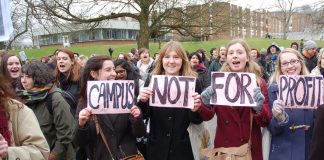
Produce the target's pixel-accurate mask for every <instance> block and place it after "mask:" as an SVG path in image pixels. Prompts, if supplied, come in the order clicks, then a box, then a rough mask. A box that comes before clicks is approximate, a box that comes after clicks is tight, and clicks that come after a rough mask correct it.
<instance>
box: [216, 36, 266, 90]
mask: <svg viewBox="0 0 324 160" xmlns="http://www.w3.org/2000/svg"><path fill="white" fill-rule="evenodd" d="M237 43H238V44H241V45H242V46H243V48H244V50H245V52H246V54H247V57H250V52H251V49H250V47H249V46H248V44H247V43H246V42H245V41H243V40H242V39H233V40H231V41H230V42H229V43H228V44H227V46H226V53H225V56H226V57H227V54H228V51H229V50H228V49H229V47H231V46H232V45H234V44H237ZM220 71H221V72H232V69H231V68H230V66H229V65H228V63H227V62H225V63H224V64H223V66H222V68H221V69H220ZM244 72H248V73H254V74H255V75H256V80H257V83H258V84H259V85H260V84H261V77H262V72H261V67H260V66H259V65H258V64H257V63H256V62H254V61H253V60H251V58H249V60H248V61H247V62H246V65H245V68H244Z"/></svg>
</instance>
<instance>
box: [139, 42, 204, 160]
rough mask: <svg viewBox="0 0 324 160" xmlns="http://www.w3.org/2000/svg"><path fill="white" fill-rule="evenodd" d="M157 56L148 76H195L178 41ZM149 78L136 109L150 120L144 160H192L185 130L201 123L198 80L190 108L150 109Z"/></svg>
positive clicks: (163, 48)
mask: <svg viewBox="0 0 324 160" xmlns="http://www.w3.org/2000/svg"><path fill="white" fill-rule="evenodd" d="M159 53H160V56H159V58H158V59H157V61H156V64H155V68H154V69H153V71H152V73H151V75H169V76H190V77H197V73H196V72H194V71H193V70H192V69H191V66H190V62H189V60H188V57H187V56H186V52H185V50H184V49H183V47H182V46H181V44H180V43H179V42H175V41H170V42H168V43H166V44H165V45H164V46H163V47H162V49H161V50H160V52H159ZM149 81H150V79H148V80H147V81H146V83H145V87H144V88H143V89H142V90H141V91H140V95H139V99H140V100H139V102H138V106H139V107H141V109H142V111H143V112H144V113H146V114H145V115H147V116H148V117H149V118H150V125H149V127H150V133H149V136H148V144H147V145H148V146H147V159H148V160H151V159H152V160H167V159H170V160H171V159H186V160H193V159H194V157H193V152H192V148H191V144H190V139H189V133H188V131H187V128H188V126H189V124H190V122H192V123H195V124H199V123H201V122H202V120H201V118H200V116H199V114H198V113H197V110H198V109H199V107H200V104H201V102H200V95H199V94H198V93H199V92H201V88H199V85H198V84H199V82H198V81H199V80H198V79H197V80H196V81H197V83H196V92H198V93H195V94H194V95H193V99H194V102H195V103H194V106H192V107H193V109H191V110H190V109H186V108H169V107H151V106H150V105H149V99H150V97H151V96H152V94H153V91H152V88H150V87H148V86H149Z"/></svg>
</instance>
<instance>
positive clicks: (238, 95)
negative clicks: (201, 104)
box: [210, 72, 257, 107]
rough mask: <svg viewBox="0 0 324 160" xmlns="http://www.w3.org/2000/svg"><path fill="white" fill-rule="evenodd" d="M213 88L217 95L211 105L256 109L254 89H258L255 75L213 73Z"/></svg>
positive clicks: (212, 97) (213, 97) (211, 100)
mask: <svg viewBox="0 0 324 160" xmlns="http://www.w3.org/2000/svg"><path fill="white" fill-rule="evenodd" d="M211 86H212V87H213V89H214V90H215V94H213V95H212V96H211V99H210V104H215V105H226V106H244V107H255V106H256V102H254V100H253V89H254V88H256V87H257V83H256V77H255V74H252V73H242V72H241V73H236V72H212V74H211Z"/></svg>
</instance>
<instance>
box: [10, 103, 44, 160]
mask: <svg viewBox="0 0 324 160" xmlns="http://www.w3.org/2000/svg"><path fill="white" fill-rule="evenodd" d="M10 104H11V105H12V104H14V105H16V107H14V106H9V107H11V108H10V109H9V110H10V122H11V123H12V136H13V138H12V139H13V140H14V142H13V143H14V144H13V145H11V146H9V147H8V157H7V159H9V160H16V159H24V160H44V159H48V155H49V152H50V148H49V146H48V144H47V141H46V139H45V137H44V135H43V133H42V131H41V129H40V126H39V123H38V120H37V118H36V116H35V114H34V112H33V111H32V110H31V109H29V108H28V107H27V106H24V105H23V104H21V103H20V102H18V101H15V100H13V101H11V102H9V105H10ZM17 105H19V107H17Z"/></svg>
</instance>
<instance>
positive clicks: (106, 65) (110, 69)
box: [91, 60, 116, 81]
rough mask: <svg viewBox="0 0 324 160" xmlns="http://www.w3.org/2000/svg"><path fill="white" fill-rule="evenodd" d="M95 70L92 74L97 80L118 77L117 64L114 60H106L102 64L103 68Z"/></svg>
mask: <svg viewBox="0 0 324 160" xmlns="http://www.w3.org/2000/svg"><path fill="white" fill-rule="evenodd" d="M91 72H93V73H92V74H91V75H92V77H93V78H94V79H95V80H98V81H104V80H114V79H115V78H116V72H115V66H114V63H113V61H111V60H105V61H104V62H103V64H102V67H101V69H99V70H98V71H97V72H95V71H91Z"/></svg>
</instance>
